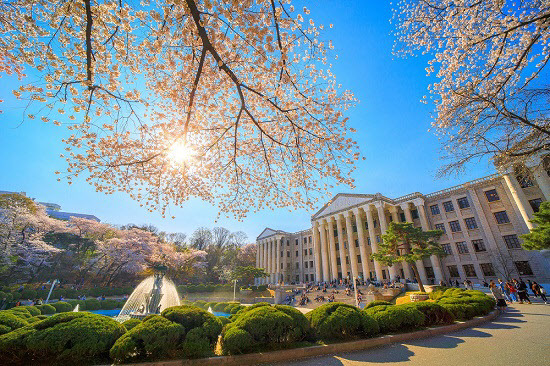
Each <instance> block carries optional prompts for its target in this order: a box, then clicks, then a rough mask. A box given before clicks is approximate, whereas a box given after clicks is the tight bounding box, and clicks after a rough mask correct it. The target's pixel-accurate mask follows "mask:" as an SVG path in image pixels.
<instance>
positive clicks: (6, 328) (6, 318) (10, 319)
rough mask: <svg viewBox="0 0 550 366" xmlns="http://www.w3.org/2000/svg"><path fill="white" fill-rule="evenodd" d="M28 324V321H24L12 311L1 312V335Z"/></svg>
mask: <svg viewBox="0 0 550 366" xmlns="http://www.w3.org/2000/svg"><path fill="white" fill-rule="evenodd" d="M29 319H30V318H29ZM27 324H29V322H28V320H26V319H22V318H21V317H19V316H17V315H15V314H14V313H13V312H11V311H0V335H1V334H5V333H8V332H11V331H13V330H15V329H18V328H21V327H24V326H25V325H27Z"/></svg>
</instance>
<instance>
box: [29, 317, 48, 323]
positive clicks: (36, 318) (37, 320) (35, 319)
mask: <svg viewBox="0 0 550 366" xmlns="http://www.w3.org/2000/svg"><path fill="white" fill-rule="evenodd" d="M44 319H48V317H47V316H46V315H37V316H33V317H32V318H29V319H27V323H29V324H32V323H36V322H39V321H41V320H44Z"/></svg>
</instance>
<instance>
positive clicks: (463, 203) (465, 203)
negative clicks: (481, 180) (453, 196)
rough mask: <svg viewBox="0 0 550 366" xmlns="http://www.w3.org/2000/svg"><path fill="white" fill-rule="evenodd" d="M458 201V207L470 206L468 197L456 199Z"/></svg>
mask: <svg viewBox="0 0 550 366" xmlns="http://www.w3.org/2000/svg"><path fill="white" fill-rule="evenodd" d="M456 202H457V203H458V207H460V208H468V207H470V202H468V197H461V198H459V199H457V200H456Z"/></svg>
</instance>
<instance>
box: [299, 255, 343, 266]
mask: <svg viewBox="0 0 550 366" xmlns="http://www.w3.org/2000/svg"><path fill="white" fill-rule="evenodd" d="M336 264H337V265H341V264H342V261H341V260H340V257H338V258H336ZM306 268H307V267H306Z"/></svg>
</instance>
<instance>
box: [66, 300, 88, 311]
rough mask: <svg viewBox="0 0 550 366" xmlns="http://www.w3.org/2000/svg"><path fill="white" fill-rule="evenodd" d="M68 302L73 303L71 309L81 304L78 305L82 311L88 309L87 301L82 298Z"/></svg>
mask: <svg viewBox="0 0 550 366" xmlns="http://www.w3.org/2000/svg"><path fill="white" fill-rule="evenodd" d="M67 302H68V303H69V304H70V305H71V307H72V309H71V311H73V310H74V308H76V305H80V306H79V307H78V310H80V311H83V310H86V303H85V302H84V301H82V300H69V301H67Z"/></svg>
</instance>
